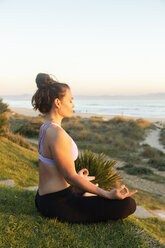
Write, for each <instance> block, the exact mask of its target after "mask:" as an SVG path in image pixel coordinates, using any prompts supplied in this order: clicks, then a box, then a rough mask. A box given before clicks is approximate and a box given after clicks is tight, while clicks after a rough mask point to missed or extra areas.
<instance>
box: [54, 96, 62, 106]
mask: <svg viewBox="0 0 165 248" xmlns="http://www.w3.org/2000/svg"><path fill="white" fill-rule="evenodd" d="M54 104H55V106H56V107H57V108H60V107H61V101H60V99H58V98H56V99H55V100H54Z"/></svg>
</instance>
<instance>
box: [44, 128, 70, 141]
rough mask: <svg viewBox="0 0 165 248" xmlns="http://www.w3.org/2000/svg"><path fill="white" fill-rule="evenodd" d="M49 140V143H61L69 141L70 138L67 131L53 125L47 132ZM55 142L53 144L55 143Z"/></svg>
mask: <svg viewBox="0 0 165 248" xmlns="http://www.w3.org/2000/svg"><path fill="white" fill-rule="evenodd" d="M47 138H48V140H49V141H51V142H52V141H54V142H59V141H67V140H69V137H68V135H67V133H66V132H65V130H64V129H63V128H61V127H58V126H54V125H51V126H50V127H49V128H48V130H47ZM54 142H53V143H54Z"/></svg>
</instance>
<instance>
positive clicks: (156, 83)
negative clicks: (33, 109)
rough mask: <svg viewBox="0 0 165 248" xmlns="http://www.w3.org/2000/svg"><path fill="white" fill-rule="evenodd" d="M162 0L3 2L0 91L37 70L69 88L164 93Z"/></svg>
mask: <svg viewBox="0 0 165 248" xmlns="http://www.w3.org/2000/svg"><path fill="white" fill-rule="evenodd" d="M164 13H165V1H164V0H116V1H114V0H28V1H25V0H0V95H8V94H9V95H12V94H31V93H32V94H33V93H34V92H35V90H36V84H35V77H36V75H37V74H38V73H39V72H44V73H48V74H52V75H54V78H55V79H57V80H59V81H60V82H66V83H68V84H69V85H70V87H71V89H72V93H73V94H85V95H104V94H106V95H132V94H133V95H136V94H149V93H161V92H165V14H164Z"/></svg>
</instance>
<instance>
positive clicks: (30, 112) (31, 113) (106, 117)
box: [10, 108, 165, 124]
mask: <svg viewBox="0 0 165 248" xmlns="http://www.w3.org/2000/svg"><path fill="white" fill-rule="evenodd" d="M10 109H11V111H13V112H16V113H18V114H22V115H26V116H32V117H36V116H38V115H39V114H40V113H39V111H35V110H33V109H27V108H10ZM73 116H80V117H82V118H90V117H92V116H98V117H103V119H104V120H110V119H112V118H114V117H116V116H121V115H104V114H102V115H100V114H94V113H79V112H76V113H73ZM122 117H124V118H127V119H133V120H137V119H139V118H142V119H145V120H147V121H149V122H161V123H162V124H165V118H152V117H134V116H124V115H122Z"/></svg>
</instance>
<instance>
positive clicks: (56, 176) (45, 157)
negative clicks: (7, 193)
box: [39, 123, 69, 195]
mask: <svg viewBox="0 0 165 248" xmlns="http://www.w3.org/2000/svg"><path fill="white" fill-rule="evenodd" d="M44 124H45V125H44ZM44 124H43V125H42V126H41V129H40V137H39V154H40V156H41V157H40V159H39V194H40V195H44V194H47V193H51V192H56V191H59V190H63V189H65V188H67V187H68V186H69V184H68V183H67V182H66V180H65V179H64V177H63V176H62V174H61V173H60V171H59V170H58V168H57V166H56V165H55V162H54V164H53V163H52V164H51V163H50V162H51V161H52V162H53V156H52V154H51V150H50V148H49V143H50V139H51V137H52V136H53V139H54V140H53V142H54V145H55V146H57V145H58V144H56V136H57V135H58V132H59V131H63V132H65V131H64V130H63V129H62V128H61V127H60V126H59V125H58V124H55V123H44ZM46 124H47V126H46ZM60 128H61V130H59V129H60ZM52 134H53V135H52ZM68 138H69V137H67V135H66V139H68ZM41 159H42V161H41Z"/></svg>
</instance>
